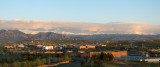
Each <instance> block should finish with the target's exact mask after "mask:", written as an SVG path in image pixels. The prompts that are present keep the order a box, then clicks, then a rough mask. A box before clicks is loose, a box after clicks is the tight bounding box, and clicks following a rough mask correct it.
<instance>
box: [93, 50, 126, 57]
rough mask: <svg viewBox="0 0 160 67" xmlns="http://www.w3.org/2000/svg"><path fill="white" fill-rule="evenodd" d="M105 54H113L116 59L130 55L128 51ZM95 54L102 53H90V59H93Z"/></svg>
mask: <svg viewBox="0 0 160 67" xmlns="http://www.w3.org/2000/svg"><path fill="white" fill-rule="evenodd" d="M103 53H105V54H107V53H111V54H112V55H113V56H114V57H121V56H127V55H128V51H105V52H103ZM95 54H101V52H90V57H92V56H93V55H95Z"/></svg>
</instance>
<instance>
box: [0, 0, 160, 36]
mask: <svg viewBox="0 0 160 67" xmlns="http://www.w3.org/2000/svg"><path fill="white" fill-rule="evenodd" d="M0 29H7V30H10V29H11V30H15V29H16V30H21V31H23V32H25V33H33V34H35V33H37V32H56V33H62V34H82V35H86V34H117V33H118V34H160V32H159V30H160V0H0Z"/></svg>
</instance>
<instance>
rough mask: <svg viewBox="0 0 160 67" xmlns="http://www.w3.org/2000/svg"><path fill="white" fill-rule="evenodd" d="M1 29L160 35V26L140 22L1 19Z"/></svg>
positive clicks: (64, 32) (63, 32)
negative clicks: (104, 22)
mask: <svg viewBox="0 0 160 67" xmlns="http://www.w3.org/2000/svg"><path fill="white" fill-rule="evenodd" d="M0 29H11V30H14V29H16V30H21V31H24V32H26V30H27V33H28V32H33V34H36V33H35V32H44V31H45V32H46V31H50V32H51V31H52V32H56V33H62V34H82V35H86V34H117V33H118V34H160V32H159V30H160V25H151V24H144V23H138V22H114V23H106V24H100V23H80V22H79V23H78V22H61V21H39V20H19V19H15V20H5V19H0Z"/></svg>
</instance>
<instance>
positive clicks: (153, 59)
mask: <svg viewBox="0 0 160 67" xmlns="http://www.w3.org/2000/svg"><path fill="white" fill-rule="evenodd" d="M118 60H121V61H136V62H148V63H160V58H158V57H142V56H121V57H119V58H118Z"/></svg>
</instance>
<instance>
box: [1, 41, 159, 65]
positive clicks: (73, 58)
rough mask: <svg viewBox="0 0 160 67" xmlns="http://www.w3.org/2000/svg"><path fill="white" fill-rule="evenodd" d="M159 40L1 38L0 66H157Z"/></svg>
mask: <svg viewBox="0 0 160 67" xmlns="http://www.w3.org/2000/svg"><path fill="white" fill-rule="evenodd" d="M159 44H160V41H159V40H137V41H133V40H23V41H22V40H18V41H9V40H7V41H2V40H1V41H0V48H1V49H0V63H1V64H0V66H2V67H7V66H13V67H35V66H38V67H54V66H59V67H65V66H67V67H97V66H105V65H106V66H107V65H108V66H115V67H128V66H129V67H130V66H133V67H136V66H141V64H143V66H144V67H146V66H153V65H154V66H159V63H160V61H159V60H160V46H159ZM128 64H130V65H128ZM143 66H142V67H143Z"/></svg>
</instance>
